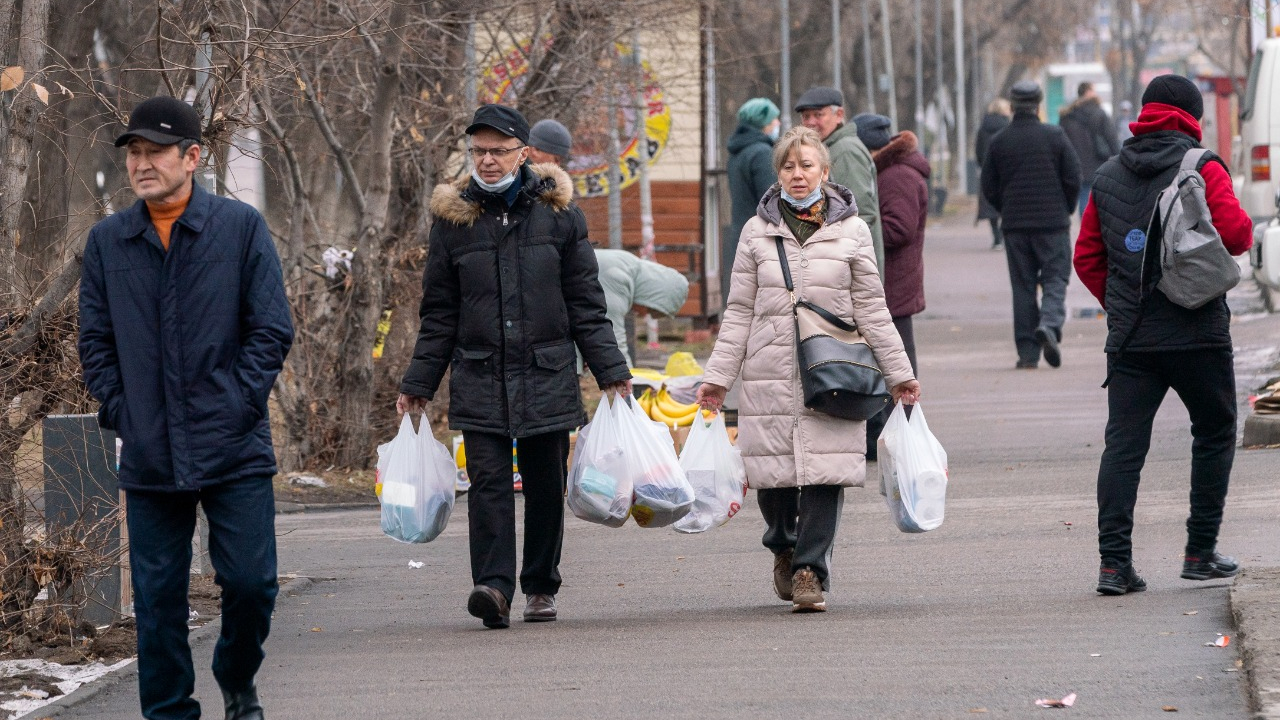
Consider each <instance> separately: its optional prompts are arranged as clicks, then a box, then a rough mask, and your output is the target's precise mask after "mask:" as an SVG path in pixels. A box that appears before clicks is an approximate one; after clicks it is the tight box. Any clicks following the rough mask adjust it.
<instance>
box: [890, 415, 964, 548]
mask: <svg viewBox="0 0 1280 720" xmlns="http://www.w3.org/2000/svg"><path fill="white" fill-rule="evenodd" d="M877 451H878V457H879V464H880V494H881V495H884V496H885V502H886V503H888V505H889V514H890V516H891V517H892V518H893V522H894V524H895V525H897V526H898V529H899V530H901V531H902V532H907V533H922V532H928V531H929V530H933V529H935V528H937V527H939V526H940V525H942V517H943V511H944V510H945V506H946V500H947V451H946V450H943V449H942V443H940V442H938V439H937V438H935V437H934V436H933V433H931V432H929V424H928V423H926V422H925V419H924V409H923V408H922V407H921V406H920V405H919V404H916V405H915V406H913V409H912V411H911V418H910V419H907V415H906V412H905V411H904V410H903V405H902V404H901V403H899V404H898V405H897V406H896V407H894V408H893V412H892V413H890V414H889V420H888V421H887V422H886V423H885V425H884V430H883V431H882V432H881V433H880V440H879V443H878V444H877Z"/></svg>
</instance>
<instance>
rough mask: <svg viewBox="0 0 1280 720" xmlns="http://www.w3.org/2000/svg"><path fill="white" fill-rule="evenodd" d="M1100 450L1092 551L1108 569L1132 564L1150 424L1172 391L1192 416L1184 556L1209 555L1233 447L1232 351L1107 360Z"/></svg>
mask: <svg viewBox="0 0 1280 720" xmlns="http://www.w3.org/2000/svg"><path fill="white" fill-rule="evenodd" d="M1108 364H1109V365H1110V370H1111V384H1110V385H1109V386H1108V387H1107V405H1108V415H1107V434H1106V449H1105V450H1103V452H1102V463H1101V466H1100V467H1099V469H1098V549H1099V552H1100V554H1101V555H1102V560H1103V562H1105V563H1108V564H1120V565H1123V564H1126V563H1128V562H1130V561H1131V559H1132V557H1133V507H1134V504H1135V503H1136V502H1137V500H1138V480H1139V476H1140V475H1141V473H1142V466H1143V464H1144V463H1145V462H1146V457H1147V450H1148V449H1149V448H1150V447H1151V423H1152V420H1153V419H1154V418H1155V415H1156V410H1158V409H1159V408H1160V404H1161V402H1163V400H1164V397H1165V395H1166V394H1167V393H1168V391H1169V389H1170V388H1173V391H1174V392H1176V393H1177V394H1178V398H1179V399H1180V400H1182V404H1183V405H1185V406H1186V407H1187V412H1188V413H1189V414H1190V415H1191V437H1192V442H1191V515H1190V517H1189V518H1188V519H1187V546H1186V553H1187V554H1188V555H1200V554H1201V553H1209V552H1211V551H1213V550H1214V549H1215V547H1216V546H1217V544H1218V527H1219V526H1220V525H1221V524H1222V508H1223V506H1224V505H1225V504H1226V499H1227V483H1228V481H1229V479H1230V476H1231V463H1232V460H1234V459H1235V443H1236V380H1235V368H1234V367H1233V365H1232V356H1231V348H1217V349H1208V350H1184V351H1178V352H1128V353H1125V354H1123V355H1120V356H1116V355H1115V354H1114V353H1112V354H1111V355H1110V356H1109V357H1108Z"/></svg>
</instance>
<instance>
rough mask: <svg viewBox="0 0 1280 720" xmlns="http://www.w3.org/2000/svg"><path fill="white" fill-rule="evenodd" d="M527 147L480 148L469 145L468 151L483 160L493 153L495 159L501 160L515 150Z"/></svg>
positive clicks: (518, 150)
mask: <svg viewBox="0 0 1280 720" xmlns="http://www.w3.org/2000/svg"><path fill="white" fill-rule="evenodd" d="M524 148H525V146H524V145H520V146H519V147H513V148H478V147H469V148H467V152H469V153H471V157H473V158H475V159H476V160H483V159H484V156H485V155H492V156H493V159H494V160H501V159H503V158H505V157H506V156H508V155H510V154H511V153H513V152H520V151H521V150H523V149H524Z"/></svg>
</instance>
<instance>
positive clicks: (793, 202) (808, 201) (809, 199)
mask: <svg viewBox="0 0 1280 720" xmlns="http://www.w3.org/2000/svg"><path fill="white" fill-rule="evenodd" d="M821 197H822V185H818V187H816V188H814V189H813V192H811V193H809V194H808V195H806V196H805V197H804V198H803V199H800V200H797V199H795V198H793V197H791V196H790V195H788V194H787V191H786V190H783V191H782V199H783V200H786V201H787V204H789V205H790V206H791V207H793V208H795V209H797V210H803V209H805V208H807V207H809V206H810V205H812V204H814V203H816V202H818V200H819V199H820V198H821Z"/></svg>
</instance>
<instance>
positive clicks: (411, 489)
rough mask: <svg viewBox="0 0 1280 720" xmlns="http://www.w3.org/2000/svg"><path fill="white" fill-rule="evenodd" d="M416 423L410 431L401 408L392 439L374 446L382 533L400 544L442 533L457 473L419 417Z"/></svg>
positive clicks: (430, 538)
mask: <svg viewBox="0 0 1280 720" xmlns="http://www.w3.org/2000/svg"><path fill="white" fill-rule="evenodd" d="M419 425H420V428H421V429H420V430H419V431H414V429H413V420H411V419H410V418H409V414H408V413H405V415H404V419H403V420H401V421H400V432H398V433H397V434H396V436H395V439H393V440H392V441H391V442H390V443H388V444H387V445H386V446H384V447H383V448H379V461H378V480H379V482H380V484H381V486H382V492H381V495H380V497H379V500H381V501H382V532H384V533H386V534H387V536H388V537H390V538H392V539H393V540H398V541H400V542H404V543H425V542H431V541H432V540H435V539H436V538H437V537H439V536H440V533H442V532H444V529H445V526H446V525H448V524H449V515H450V514H451V513H452V512H453V498H454V482H455V480H456V478H457V474H458V467H457V466H456V465H454V462H453V454H452V453H450V452H449V450H448V449H447V448H445V446H444V445H443V444H441V443H440V442H439V441H438V440H436V439H435V437H433V436H432V435H431V424H430V423H428V422H427V421H426V417H425V416H424V417H423V418H422V420H420V421H419Z"/></svg>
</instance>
